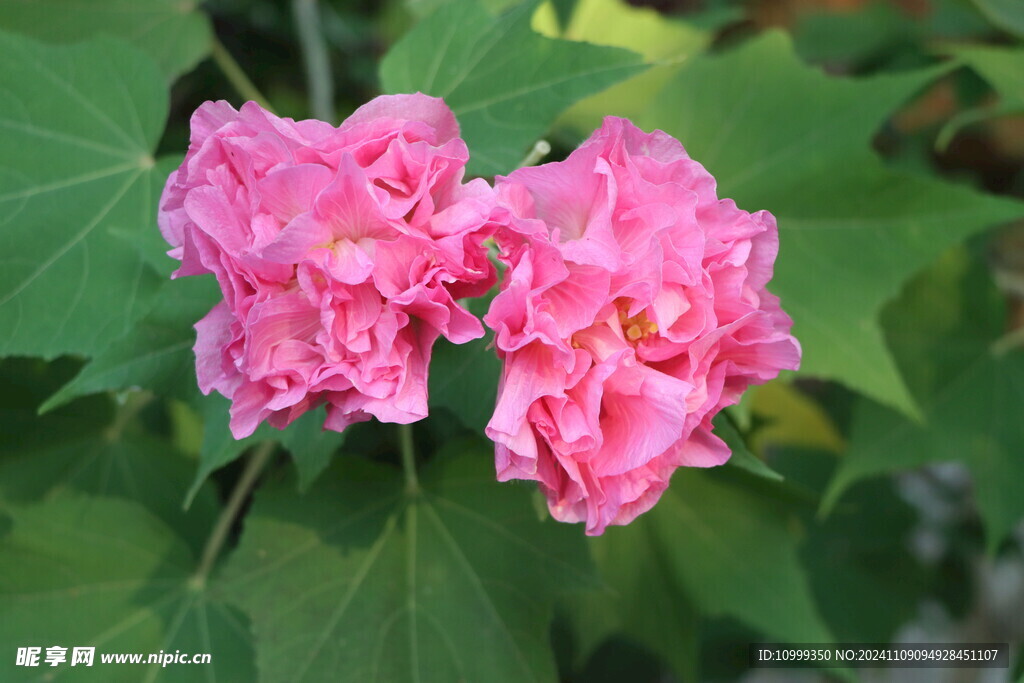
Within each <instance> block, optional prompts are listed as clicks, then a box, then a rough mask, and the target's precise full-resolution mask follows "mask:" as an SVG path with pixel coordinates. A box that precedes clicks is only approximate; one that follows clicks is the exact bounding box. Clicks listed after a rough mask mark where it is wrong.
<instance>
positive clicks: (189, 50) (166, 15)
mask: <svg viewBox="0 0 1024 683" xmlns="http://www.w3.org/2000/svg"><path fill="white" fill-rule="evenodd" d="M197 5H198V3H197V2H194V1H193V0H130V1H129V0H4V2H3V3H0V29H4V30H8V31H15V32H18V33H24V34H26V35H30V36H32V37H34V38H39V39H40V40H45V41H47V42H54V43H74V42H78V41H80V40H85V39H88V38H92V37H94V36H96V35H98V34H102V33H105V34H109V35H112V36H116V37H118V38H123V39H125V40H129V41H131V42H132V43H133V44H134V45H135V46H136V47H138V48H139V49H140V50H142V51H143V52H145V53H146V54H148V55H149V56H150V57H152V58H153V59H154V60H155V61H156V62H157V63H158V64H159V65H160V68H161V69H162V70H163V72H164V73H165V74H166V75H167V77H169V78H173V77H174V76H177V75H178V74H180V73H182V72H185V71H189V70H190V69H191V68H192V67H193V66H195V64H196V62H198V61H199V60H200V59H202V58H203V57H205V56H206V55H207V54H208V53H209V52H210V45H211V43H212V39H213V33H212V31H211V29H210V22H209V20H208V19H207V18H206V15H204V14H203V13H202V12H199V11H198V10H197V7H196V6H197Z"/></svg>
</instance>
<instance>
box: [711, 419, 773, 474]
mask: <svg viewBox="0 0 1024 683" xmlns="http://www.w3.org/2000/svg"><path fill="white" fill-rule="evenodd" d="M714 424H715V430H714V432H715V436H717V437H718V438H720V439H721V440H722V441H724V442H725V445H726V446H728V447H729V450H730V451H732V455H731V456H730V457H729V460H728V461H727V462H726V465H727V466H728V467H736V468H738V469H741V470H746V471H747V472H750V473H751V474H755V475H757V476H759V477H764V478H765V479H770V480H772V481H782V479H783V477H782V475H781V474H779V473H778V472H776V471H775V470H773V469H772V468H771V467H769V466H768V465H767V464H766V463H765V461H764V460H762V459H761V458H759V457H757V456H756V455H754V454H753V453H751V452H750V449H749V448H748V447H747V442H746V441H744V440H743V436H742V435H741V434H740V433H739V431H738V430H737V429H736V425H735V424H734V423H733V421H732V419H731V418H730V417H729V414H728V413H726V412H724V411H723V412H721V413H719V414H718V415H717V416H715V419H714Z"/></svg>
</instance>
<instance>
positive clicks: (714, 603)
mask: <svg viewBox="0 0 1024 683" xmlns="http://www.w3.org/2000/svg"><path fill="white" fill-rule="evenodd" d="M645 517H646V519H645V522H646V523H648V524H650V525H651V527H652V533H653V537H654V539H656V540H655V542H656V543H657V547H658V550H657V552H658V553H659V554H660V557H661V558H662V561H663V562H665V564H666V566H667V567H668V570H667V571H668V573H669V575H670V576H674V577H675V579H676V581H678V585H679V586H680V589H681V590H682V591H683V592H684V594H685V595H686V596H687V597H688V598H689V600H690V601H691V602H692V603H693V604H695V605H696V606H697V607H698V608H700V611H701V613H702V614H705V615H722V616H731V617H734V618H736V619H739V620H740V621H742V622H744V623H745V624H747V625H748V626H750V627H752V628H754V629H756V630H757V631H759V632H760V633H763V634H765V635H766V636H768V637H770V638H775V639H778V640H782V641H786V642H794V643H822V642H829V641H831V639H832V636H831V634H830V632H829V629H828V627H827V626H826V625H825V623H824V622H823V621H822V619H821V616H820V614H819V612H818V609H817V607H816V605H815V602H814V597H813V595H812V593H811V589H810V585H809V584H808V580H807V576H806V574H805V571H804V569H803V567H802V566H801V564H800V560H799V557H798V554H797V550H798V547H797V538H796V536H795V534H794V533H793V526H792V522H793V519H794V518H793V514H792V511H791V510H789V509H787V508H786V507H784V506H780V505H778V504H777V503H776V502H775V501H773V500H772V498H771V497H770V496H767V495H764V494H763V493H761V492H759V491H758V490H757V489H755V488H752V487H751V486H749V482H743V483H742V484H741V483H737V482H735V481H731V480H729V479H726V478H723V477H720V476H716V475H714V474H709V473H707V472H700V471H697V470H693V469H689V468H681V469H680V470H678V471H677V472H676V473H675V474H674V475H673V477H672V485H671V486H670V487H669V490H668V491H666V492H665V495H663V496H662V498H661V500H660V501H659V502H658V504H657V505H656V506H655V507H654V508H653V509H652V510H651V511H650V512H648V513H647V514H646V516H645ZM615 531H616V530H612V533H614V532H615ZM627 533H628V530H627Z"/></svg>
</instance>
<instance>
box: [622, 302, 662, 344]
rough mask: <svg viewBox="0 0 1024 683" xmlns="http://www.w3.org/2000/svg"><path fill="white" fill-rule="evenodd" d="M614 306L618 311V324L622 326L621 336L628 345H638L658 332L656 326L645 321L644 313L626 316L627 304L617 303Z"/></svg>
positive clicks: (645, 314) (645, 315)
mask: <svg viewBox="0 0 1024 683" xmlns="http://www.w3.org/2000/svg"><path fill="white" fill-rule="evenodd" d="M616 305H617V306H618V309H619V324H620V325H622V334H623V335H625V337H626V339H627V340H629V342H630V343H632V344H638V343H640V342H642V341H645V340H646V339H647V338H648V337H650V336H651V335H652V334H656V333H657V332H658V325H657V324H656V323H653V322H651V321H650V320H648V319H647V313H646V312H644V311H640V312H639V313H637V314H636V315H634V316H629V315H628V314H627V311H628V310H629V303H628V302H626V301H617V302H616Z"/></svg>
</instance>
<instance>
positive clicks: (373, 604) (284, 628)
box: [223, 442, 593, 683]
mask: <svg viewBox="0 0 1024 683" xmlns="http://www.w3.org/2000/svg"><path fill="white" fill-rule="evenodd" d="M451 450H452V451H453V452H458V453H460V456H457V457H448V456H447V455H444V454H442V455H439V456H438V458H437V460H436V461H435V462H434V463H432V464H431V466H430V467H429V468H427V469H426V471H425V472H424V473H423V480H422V489H421V490H410V489H408V488H403V482H402V478H401V476H400V475H399V473H398V472H396V471H394V470H392V469H387V468H381V467H378V466H371V465H370V464H369V463H366V462H364V461H361V460H357V459H346V460H343V461H340V462H339V463H338V467H337V470H334V469H332V470H331V472H330V473H329V476H324V477H321V479H320V480H319V481H318V483H317V484H316V485H315V486H314V487H313V488H312V489H311V490H310V491H309V492H308V493H307V494H306V495H305V496H304V497H301V498H296V497H295V493H294V487H293V486H292V485H284V486H281V485H277V486H274V487H267V488H266V489H263V490H261V491H260V492H259V493H258V494H257V496H256V502H255V504H254V506H253V509H252V512H251V513H250V514H249V517H248V519H247V522H246V526H245V533H244V534H243V536H242V541H241V544H240V546H239V549H238V551H237V552H236V553H235V555H234V556H233V557H232V558H231V560H230V562H229V564H228V569H227V571H226V573H225V575H224V580H223V588H224V590H225V591H226V593H227V595H228V596H229V597H230V599H231V600H232V601H234V602H235V603H236V604H238V605H239V606H241V607H242V608H243V609H244V610H245V611H246V612H247V613H248V614H249V616H250V618H251V619H252V623H253V629H254V632H255V634H256V639H257V661H258V666H259V669H260V673H261V676H262V677H263V678H264V679H266V680H290V681H307V680H313V681H319V680H328V679H330V680H333V681H358V682H359V683H364V682H366V681H392V682H395V683H398V682H399V681H455V680H462V681H488V682H495V683H497V682H499V681H516V682H517V683H519V682H520V681H553V680H555V668H554V662H553V661H552V656H551V652H550V648H549V646H548V625H549V620H550V616H551V609H552V607H551V606H552V601H553V598H554V596H555V594H556V593H558V592H559V591H561V590H564V589H567V588H573V587H589V586H591V585H592V584H593V578H592V574H591V573H590V568H589V566H588V560H587V558H586V549H585V546H584V543H583V535H582V533H581V532H580V529H579V528H578V527H572V526H567V525H561V524H558V523H556V522H554V521H552V520H547V521H544V522H540V521H538V519H537V515H536V513H535V511H534V509H533V507H532V506H531V504H530V494H529V492H528V491H527V490H526V489H525V488H523V487H519V486H515V485H507V484H505V485H503V484H499V483H497V482H495V481H494V471H493V466H492V465H491V456H490V454H489V451H488V449H487V448H486V447H485V446H483V445H482V444H479V443H477V442H473V443H472V444H458V445H456V446H455V447H453V448H452V449H451Z"/></svg>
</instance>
